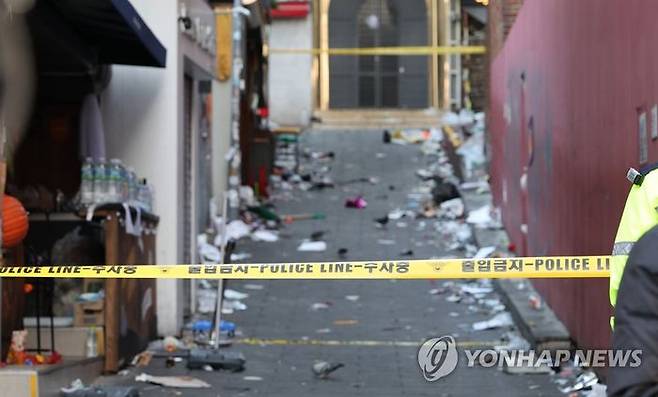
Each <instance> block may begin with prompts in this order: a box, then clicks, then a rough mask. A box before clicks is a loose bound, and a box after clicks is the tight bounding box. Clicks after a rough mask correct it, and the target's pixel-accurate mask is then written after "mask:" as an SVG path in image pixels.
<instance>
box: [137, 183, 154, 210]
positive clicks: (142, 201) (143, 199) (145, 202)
mask: <svg viewBox="0 0 658 397" xmlns="http://www.w3.org/2000/svg"><path fill="white" fill-rule="evenodd" d="M136 201H137V205H139V206H140V207H142V208H143V209H144V210H146V211H151V208H150V205H149V190H148V185H147V184H146V179H142V180H141V181H140V182H139V185H138V186H137V200H136Z"/></svg>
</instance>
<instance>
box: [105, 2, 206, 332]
mask: <svg viewBox="0 0 658 397" xmlns="http://www.w3.org/2000/svg"><path fill="white" fill-rule="evenodd" d="M185 2H186V3H187V4H188V7H187V8H188V12H189V15H190V16H191V17H194V16H195V15H199V16H202V17H203V18H204V20H209V21H214V18H213V16H212V10H211V9H210V7H209V6H208V5H207V3H205V2H204V1H202V0H185ZM131 4H132V5H133V6H134V7H135V9H136V10H137V12H138V13H139V14H140V15H141V16H142V18H143V19H144V22H145V23H146V24H147V25H148V26H149V27H150V28H151V30H152V31H153V33H154V34H155V36H156V37H157V38H158V39H159V40H160V42H161V43H162V44H163V45H164V46H165V47H166V49H167V67H166V68H165V69H161V68H148V67H134V66H120V65H115V66H113V67H112V79H111V81H110V84H109V86H108V87H107V89H106V90H105V91H104V93H103V95H102V99H101V109H102V112H103V117H104V125H105V134H106V142H107V155H108V157H110V158H112V157H116V158H120V159H122V160H123V161H124V163H125V164H127V165H130V166H133V167H134V168H135V170H136V172H137V174H138V175H139V176H143V177H145V178H147V179H148V181H149V182H150V183H152V184H153V185H154V187H155V213H156V214H157V215H158V216H159V217H160V224H159V227H158V234H157V240H156V244H157V251H156V252H157V262H158V263H162V264H175V263H180V261H181V259H182V247H183V241H182V227H181V225H182V222H183V219H182V211H181V208H182V189H181V186H182V157H183V153H182V142H183V78H184V74H185V73H188V74H191V75H192V77H195V78H210V74H209V73H212V65H213V62H212V56H210V55H208V54H207V53H204V52H203V51H201V50H200V49H199V48H198V47H197V45H196V43H194V42H193V41H192V40H190V39H189V38H188V37H187V36H185V35H183V34H181V33H180V32H179V27H178V26H179V25H178V22H177V19H178V14H179V9H180V6H179V1H178V0H160V1H158V6H157V7H154V6H153V1H152V0H131ZM195 121H196V120H195ZM192 202H193V203H194V201H192ZM193 230H194V229H193ZM182 283H183V280H157V299H156V301H157V317H158V333H159V334H160V335H172V334H178V332H179V330H180V328H181V326H182V320H183V308H184V303H185V300H186V299H189V297H186V296H183V288H182Z"/></svg>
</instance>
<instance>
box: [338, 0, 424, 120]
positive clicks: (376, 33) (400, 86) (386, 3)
mask: <svg viewBox="0 0 658 397" xmlns="http://www.w3.org/2000/svg"><path fill="white" fill-rule="evenodd" d="M427 18H428V16H427V9H426V7H425V2H424V1H423V0H332V1H331V5H330V7H329V47H330V48H371V47H397V46H424V45H427V42H428V35H427ZM428 62H429V61H428V57H427V56H398V55H393V56H391V55H387V56H344V55H341V56H338V55H336V56H330V58H329V107H330V108H334V109H351V108H425V107H427V106H428V105H429V103H428V98H429V95H428V94H429V88H428V64H429V63H428Z"/></svg>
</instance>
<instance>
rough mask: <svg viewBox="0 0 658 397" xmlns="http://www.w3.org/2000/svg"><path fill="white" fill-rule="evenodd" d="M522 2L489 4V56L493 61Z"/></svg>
mask: <svg viewBox="0 0 658 397" xmlns="http://www.w3.org/2000/svg"><path fill="white" fill-rule="evenodd" d="M523 1H524V0H491V1H490V2H489V17H488V25H489V27H488V33H489V40H488V41H489V56H490V59H493V58H494V57H495V56H496V54H498V52H499V51H500V49H501V48H503V44H504V43H505V39H506V38H507V35H508V34H509V31H510V30H511V29H512V26H513V25H514V21H515V20H516V16H517V14H518V13H519V11H520V10H521V7H522V6H523Z"/></svg>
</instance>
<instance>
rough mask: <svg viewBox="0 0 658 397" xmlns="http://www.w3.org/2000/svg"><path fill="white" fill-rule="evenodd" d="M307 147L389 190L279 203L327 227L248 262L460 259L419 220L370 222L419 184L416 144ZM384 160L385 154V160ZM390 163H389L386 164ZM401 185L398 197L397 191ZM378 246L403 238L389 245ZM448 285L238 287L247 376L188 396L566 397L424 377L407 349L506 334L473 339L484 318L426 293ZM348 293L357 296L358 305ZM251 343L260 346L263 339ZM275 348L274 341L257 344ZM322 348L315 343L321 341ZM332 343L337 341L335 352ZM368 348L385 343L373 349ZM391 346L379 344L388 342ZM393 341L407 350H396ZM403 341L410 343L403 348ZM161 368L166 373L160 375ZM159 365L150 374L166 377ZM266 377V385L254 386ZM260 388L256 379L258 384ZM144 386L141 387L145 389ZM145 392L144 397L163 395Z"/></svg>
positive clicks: (302, 227)
mask: <svg viewBox="0 0 658 397" xmlns="http://www.w3.org/2000/svg"><path fill="white" fill-rule="evenodd" d="M303 146H305V147H309V148H311V149H312V150H324V151H326V150H332V151H334V152H336V159H335V161H334V162H333V163H330V164H331V166H332V167H333V170H332V175H333V178H334V179H335V180H336V181H341V180H347V179H351V178H355V177H370V176H377V177H380V178H381V181H380V183H378V184H376V185H372V184H369V183H361V184H355V185H350V186H349V187H347V188H335V189H327V190H325V191H320V192H302V193H299V194H298V197H297V198H298V200H292V201H278V202H276V205H277V210H278V212H279V213H301V212H316V211H322V212H325V213H326V214H327V219H326V220H313V221H302V222H297V223H294V224H292V225H290V226H288V227H286V228H285V230H284V234H285V236H286V237H284V238H282V239H281V241H279V242H278V243H264V242H258V243H256V242H252V241H250V240H248V239H245V240H243V241H241V242H240V243H239V245H238V249H237V251H241V252H250V253H251V254H252V255H253V257H252V258H250V259H249V260H248V261H254V262H260V261H262V262H281V261H293V260H294V261H330V260H338V255H337V253H336V252H337V250H338V249H339V248H341V247H345V248H348V249H349V255H348V258H349V259H352V260H359V259H393V258H399V253H400V252H401V251H406V250H408V249H412V250H413V251H414V254H415V257H416V258H430V257H439V256H444V255H449V254H452V255H458V254H459V253H454V252H453V253H449V252H444V251H442V248H441V244H440V242H438V241H436V237H435V232H433V228H431V227H429V226H430V225H429V224H428V227H427V228H426V229H425V231H418V230H417V225H418V222H420V221H419V220H412V221H407V220H405V222H408V225H407V227H406V228H400V227H397V226H396V225H394V224H391V225H390V226H389V227H388V228H387V229H385V230H379V229H376V228H375V227H374V224H373V219H374V218H376V217H380V216H383V215H384V214H386V213H387V212H388V211H389V210H392V209H394V208H395V207H398V206H401V205H404V203H405V202H406V193H407V192H408V191H409V190H410V189H411V188H412V187H413V186H414V185H415V184H416V183H417V181H416V179H415V176H414V172H415V170H416V169H417V168H418V167H420V166H422V165H423V164H424V161H425V160H424V158H423V157H422V156H421V154H420V152H419V150H418V147H416V146H399V145H385V144H383V143H382V142H381V132H344V131H340V132H327V131H323V132H315V133H307V134H305V135H304V136H303ZM376 153H384V155H385V157H383V158H378V156H377V155H376ZM379 157H381V155H380V156H379ZM389 185H393V186H394V190H390V189H389ZM357 193H360V194H363V195H364V197H365V198H366V200H367V201H368V203H369V205H368V207H367V208H366V209H364V210H357V209H347V208H344V206H343V204H344V199H345V197H346V196H350V195H354V194H357ZM319 230H324V231H327V234H326V237H325V240H326V241H327V243H328V249H327V251H326V252H323V253H300V252H297V251H296V247H297V245H298V244H299V242H300V241H301V240H302V239H303V238H306V237H308V236H309V235H310V233H312V232H314V231H319ZM379 239H390V240H394V241H395V244H394V245H381V244H379V243H378V240H379ZM245 284H260V285H262V286H263V289H262V290H247V289H245V286H244V285H245ZM441 284H442V283H441V282H431V281H427V280H415V281H368V280H362V281H260V280H258V281H244V282H243V281H231V282H230V283H229V287H230V288H233V289H237V290H240V291H246V292H248V293H250V295H251V296H250V297H249V298H247V299H246V300H244V303H246V304H247V305H248V307H249V308H248V310H246V311H244V312H236V313H235V314H232V315H227V316H225V318H226V319H228V320H231V321H235V322H236V323H237V324H238V326H239V329H240V331H241V333H242V335H240V336H238V339H241V340H243V342H242V343H239V344H236V345H234V346H233V347H231V349H232V350H239V351H241V352H243V353H244V355H245V356H246V358H247V368H246V370H245V371H244V372H242V373H223V372H220V373H216V372H215V373H208V372H203V371H193V372H190V374H191V375H194V376H197V377H199V378H202V379H205V380H207V381H209V382H210V383H212V384H213V385H214V387H213V389H212V390H208V391H203V392H197V391H185V392H183V395H186V396H217V395H221V396H222V397H228V396H257V395H261V396H281V397H283V396H286V397H288V396H314V397H324V396H378V397H381V396H407V395H408V396H473V395H483V394H487V395H490V396H558V395H561V394H560V393H559V392H558V391H557V389H556V387H555V385H554V384H553V383H551V381H550V378H549V377H548V376H546V375H508V374H505V373H503V372H501V371H499V370H498V369H495V368H493V369H491V368H466V367H465V364H464V360H461V361H460V366H459V367H458V368H457V369H456V371H455V372H454V373H452V374H451V375H449V376H448V377H446V378H444V379H441V380H439V381H438V382H435V383H428V382H426V381H425V380H424V379H423V377H422V376H421V374H420V372H419V369H418V364H417V359H416V354H417V347H416V346H413V345H411V346H410V345H408V344H409V343H413V342H419V341H422V340H423V339H425V338H427V337H430V336H441V335H446V334H452V335H454V336H455V337H456V338H457V340H458V341H459V342H462V343H472V342H477V341H481V342H482V341H495V340H497V339H499V338H500V336H501V335H502V334H503V331H502V330H492V331H484V332H478V333H475V332H471V331H470V327H471V324H472V323H473V322H474V321H480V320H484V319H487V318H488V316H487V315H485V314H482V313H473V312H471V311H469V310H468V307H467V305H463V304H457V303H449V302H447V301H446V300H445V295H431V294H429V292H428V291H429V290H430V289H432V288H435V287H437V286H440V285H441ZM347 295H358V296H359V300H358V301H355V302H354V301H350V300H347V299H346V298H345V296H347ZM315 302H329V303H330V307H329V308H328V309H327V310H320V311H313V310H312V309H311V305H312V304H313V303H315ZM249 338H256V339H258V340H256V341H254V340H252V339H249ZM259 340H266V341H269V342H270V343H265V344H263V343H259ZM316 341H317V342H316ZM326 341H337V342H336V344H335V345H327V344H326V343H327V342H326ZM367 341H375V342H378V343H379V344H377V345H376V346H368V345H367V343H365V342H367ZM389 342H390V343H391V345H382V344H386V343H389ZM393 342H402V343H401V345H400V344H398V345H397V346H396V345H395V343H393ZM405 343H406V345H405ZM314 360H328V361H340V362H343V363H345V368H342V369H340V370H338V371H337V372H336V373H335V374H334V376H332V377H331V378H330V379H329V380H318V379H315V378H314V377H313V376H312V374H311V370H310V367H311V365H312V364H313V362H314ZM157 367H161V368H160V369H158V368H157ZM167 371H171V370H167V369H165V368H164V366H163V364H162V362H161V361H157V360H156V361H155V362H154V363H153V364H152V365H151V368H148V372H149V373H152V374H167V373H168V372H167ZM245 377H258V378H260V379H262V380H249V379H250V378H246V379H245ZM252 379H253V378H252ZM142 388H143V386H142ZM162 393H163V390H162V389H160V388H157V387H153V386H150V387H147V390H144V392H143V395H144V396H151V395H153V396H155V395H162Z"/></svg>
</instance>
